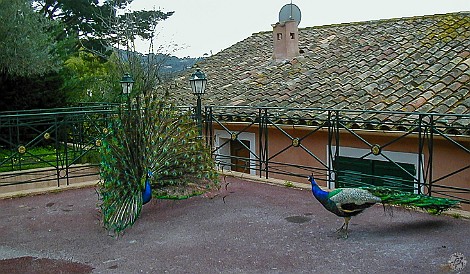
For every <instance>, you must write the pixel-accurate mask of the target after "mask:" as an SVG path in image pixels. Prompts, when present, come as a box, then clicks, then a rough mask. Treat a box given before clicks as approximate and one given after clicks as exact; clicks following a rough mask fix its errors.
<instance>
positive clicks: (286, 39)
mask: <svg viewBox="0 0 470 274" xmlns="http://www.w3.org/2000/svg"><path fill="white" fill-rule="evenodd" d="M298 24H299V22H297V21H295V20H288V21H284V22H278V23H276V24H273V25H272V27H273V40H274V55H273V58H274V60H276V61H281V60H292V59H294V58H295V57H297V56H298V55H299V29H298V26H297V25H298Z"/></svg>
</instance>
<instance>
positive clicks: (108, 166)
mask: <svg viewBox="0 0 470 274" xmlns="http://www.w3.org/2000/svg"><path fill="white" fill-rule="evenodd" d="M144 99H145V101H144V102H141V103H138V104H137V107H135V106H134V107H132V108H130V107H128V108H127V109H122V110H121V113H120V114H119V116H118V117H116V119H115V120H114V121H113V122H112V123H111V124H110V125H109V129H108V130H107V132H109V133H108V136H107V137H106V138H105V139H104V140H103V142H102V146H101V148H100V150H101V156H102V160H101V172H100V175H101V182H100V184H99V190H98V193H99V195H100V200H101V204H100V209H101V212H102V215H103V225H104V227H105V228H106V229H108V230H110V231H113V232H114V233H117V234H119V233H120V232H122V231H123V230H124V229H126V228H128V227H130V226H132V225H133V224H134V223H135V221H136V220H137V218H138V217H139V215H140V212H141V210H142V202H143V200H142V193H143V191H144V189H145V182H146V180H149V183H150V186H151V189H152V192H153V193H152V196H153V197H159V198H162V197H163V198H167V197H171V198H186V197H190V196H192V195H194V194H195V193H200V192H201V191H202V190H207V189H210V188H211V187H213V186H214V185H215V184H217V180H216V179H217V173H216V172H215V169H214V163H213V159H212V158H211V156H210V151H209V148H207V147H206V146H205V145H204V142H203V140H202V139H201V138H198V131H197V128H196V126H195V123H194V121H193V120H192V119H191V116H190V113H189V111H182V110H181V109H178V108H176V107H174V106H173V105H171V104H170V103H169V102H168V101H166V99H165V100H154V99H153V98H144ZM138 100H140V99H139V98H137V101H138ZM139 106H145V107H139ZM148 172H151V173H152V176H151V177H148V176H147V174H148Z"/></svg>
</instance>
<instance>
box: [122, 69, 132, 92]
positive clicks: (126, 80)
mask: <svg viewBox="0 0 470 274" xmlns="http://www.w3.org/2000/svg"><path fill="white" fill-rule="evenodd" d="M120 83H121V87H122V94H124V95H127V96H129V94H131V92H132V87H133V86H134V79H133V78H132V76H131V75H130V74H129V73H125V74H124V75H123V76H122V79H121V81H120Z"/></svg>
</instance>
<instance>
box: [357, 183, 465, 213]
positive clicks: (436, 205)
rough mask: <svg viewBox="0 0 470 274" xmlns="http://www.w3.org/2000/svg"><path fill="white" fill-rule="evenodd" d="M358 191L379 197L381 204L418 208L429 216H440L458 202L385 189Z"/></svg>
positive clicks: (369, 187) (457, 205)
mask: <svg viewBox="0 0 470 274" xmlns="http://www.w3.org/2000/svg"><path fill="white" fill-rule="evenodd" d="M360 189H364V190H367V191H369V192H370V193H371V194H373V195H374V196H377V197H379V198H380V199H381V200H382V203H383V204H389V205H398V206H403V207H407V208H418V209H422V210H425V211H426V212H428V213H429V214H433V215H438V214H441V213H442V212H443V211H445V210H448V209H450V208H456V207H459V201H457V200H452V199H447V198H440V197H432V196H428V195H423V194H414V193H408V192H403V191H400V190H396V189H390V188H386V187H371V186H367V187H360Z"/></svg>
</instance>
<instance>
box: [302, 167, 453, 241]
mask: <svg viewBox="0 0 470 274" xmlns="http://www.w3.org/2000/svg"><path fill="white" fill-rule="evenodd" d="M308 180H309V181H310V182H311V183H312V192H313V196H315V198H316V199H317V200H318V201H319V202H320V203H321V204H322V205H323V207H325V208H326V209H327V210H328V211H330V212H332V213H334V214H336V215H337V216H339V217H343V218H344V223H343V225H342V226H341V227H340V228H339V229H338V230H337V232H341V233H343V234H344V236H345V237H346V238H347V237H348V225H349V220H350V219H351V217H353V216H356V215H358V214H360V213H361V212H363V211H364V210H365V209H367V208H369V207H371V206H373V205H375V204H377V203H382V204H383V205H398V206H403V207H406V208H418V209H422V210H425V211H426V212H428V213H429V214H433V215H438V214H440V213H442V212H443V211H445V210H447V209H449V208H453V207H458V206H459V201H456V200H451V199H446V198H438V197H431V196H426V195H422V194H413V193H407V192H403V191H399V190H394V189H389V188H385V187H359V188H337V189H335V190H333V191H331V192H328V191H324V190H322V189H321V188H320V187H319V186H318V184H317V182H316V181H315V178H314V177H313V175H312V176H309V177H308Z"/></svg>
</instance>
